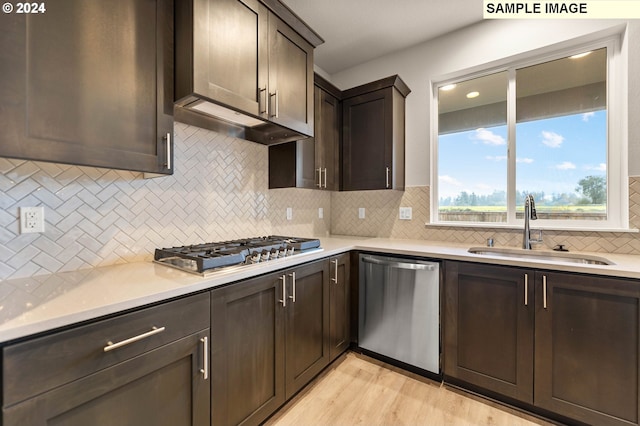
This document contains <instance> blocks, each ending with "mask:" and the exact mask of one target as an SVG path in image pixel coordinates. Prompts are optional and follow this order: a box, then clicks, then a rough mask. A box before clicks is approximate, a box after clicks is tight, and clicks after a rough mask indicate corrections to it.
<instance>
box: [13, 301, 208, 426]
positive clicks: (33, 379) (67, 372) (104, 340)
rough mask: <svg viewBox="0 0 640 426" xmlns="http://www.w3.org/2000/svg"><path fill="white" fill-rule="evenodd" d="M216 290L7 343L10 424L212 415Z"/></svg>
mask: <svg viewBox="0 0 640 426" xmlns="http://www.w3.org/2000/svg"><path fill="white" fill-rule="evenodd" d="M209 312H210V309H209V295H208V294H206V293H200V294H196V295H193V296H189V297H185V298H182V299H178V300H175V301H171V302H167V303H163V304H160V305H156V306H153V307H149V308H144V309H141V310H139V311H135V312H131V313H126V314H122V315H118V316H115V317H113V318H109V319H104V320H100V321H97V322H93V323H90V324H86V325H81V326H78V327H74V328H70V329H67V330H62V331H57V332H54V333H51V334H47V335H45V336H41V337H37V338H34V339H30V340H25V341H23V342H19V343H15V344H12V345H8V346H5V347H4V348H2V358H3V360H2V393H3V395H2V403H3V407H2V422H1V424H2V425H4V426H14V425H15V426H24V425H29V426H45V425H49V426H53V425H64V426H76V425H77V426H85V425H97V426H103V425H105V426H106V425H167V426H175V425H184V426H189V425H192V426H199V425H203V424H208V423H209V421H210V410H209V408H210V402H209V401H210V394H209V392H210V382H209V377H208V376H209V365H208V362H207V360H208V358H209V356H208V350H209V344H208V340H209V325H210V318H209Z"/></svg>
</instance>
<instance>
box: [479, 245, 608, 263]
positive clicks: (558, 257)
mask: <svg viewBox="0 0 640 426" xmlns="http://www.w3.org/2000/svg"><path fill="white" fill-rule="evenodd" d="M468 251H469V253H471V254H479V255H487V256H497V257H508V258H512V259H532V260H550V261H556V262H571V263H581V264H586V265H615V263H613V262H612V261H610V260H609V259H606V258H604V257H600V256H593V255H589V254H581V253H568V252H564V251H548V250H546V251H543V250H523V249H518V248H500V247H471V248H470V249H469V250H468Z"/></svg>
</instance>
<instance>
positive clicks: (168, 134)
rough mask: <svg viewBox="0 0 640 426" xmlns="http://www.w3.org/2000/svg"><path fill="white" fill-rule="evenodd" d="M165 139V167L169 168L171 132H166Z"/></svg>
mask: <svg viewBox="0 0 640 426" xmlns="http://www.w3.org/2000/svg"><path fill="white" fill-rule="evenodd" d="M165 140H166V141H167V162H166V166H167V169H169V170H171V133H167V137H166V138H165Z"/></svg>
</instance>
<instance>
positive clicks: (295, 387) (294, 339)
mask: <svg viewBox="0 0 640 426" xmlns="http://www.w3.org/2000/svg"><path fill="white" fill-rule="evenodd" d="M294 274H295V275H294ZM286 280H287V306H286V309H285V310H286V312H287V314H286V315H287V319H286V326H285V327H286V359H287V362H286V368H285V370H286V395H287V399H289V398H291V397H292V396H293V395H294V394H295V393H296V392H298V391H299V390H300V389H302V388H303V387H304V386H305V385H306V384H307V383H309V381H311V379H313V378H314V377H315V376H316V375H317V374H318V373H319V372H320V371H322V369H323V368H324V367H325V366H327V365H328V364H329V261H328V260H322V261H319V262H314V263H310V264H307V265H304V266H301V267H299V268H296V269H293V270H290V271H287V273H286Z"/></svg>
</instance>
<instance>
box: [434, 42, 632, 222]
mask: <svg viewBox="0 0 640 426" xmlns="http://www.w3.org/2000/svg"><path fill="white" fill-rule="evenodd" d="M615 46H616V44H615V42H614V41H608V42H603V43H600V44H599V45H597V46H589V48H583V49H580V50H578V51H572V52H567V53H564V54H561V55H556V56H554V57H549V58H545V59H544V60H537V61H528V62H527V63H518V64H511V65H509V66H506V67H503V68H501V69H497V70H493V71H491V72H487V73H484V74H481V75H474V76H470V77H469V76H467V77H465V78H461V79H457V80H451V81H444V82H441V83H438V84H436V85H435V86H434V89H435V90H434V93H435V94H436V101H437V111H438V112H437V132H435V134H437V137H436V144H435V149H434V154H435V155H433V157H432V158H434V162H433V164H432V171H433V172H434V173H433V177H432V199H433V200H434V203H433V206H432V218H433V219H432V221H433V222H434V223H446V224H452V223H457V224H478V225H482V224H484V225H485V226H486V225H488V224H491V225H492V226H493V225H500V224H502V225H507V226H508V225H513V226H516V225H519V224H521V222H522V220H523V209H524V199H525V197H526V196H527V195H528V194H531V195H533V197H534V199H535V202H536V209H537V216H538V219H540V220H539V221H538V223H536V226H541V225H542V226H543V227H545V226H546V227H560V228H578V229H583V228H587V227H588V228H600V229H602V228H611V229H620V228H622V227H623V223H624V225H625V226H626V223H625V218H626V213H625V208H626V206H627V203H628V200H627V199H625V197H624V195H626V190H625V188H624V184H625V183H626V164H623V161H622V160H623V159H624V158H626V156H625V155H624V154H623V150H624V149H625V144H624V143H620V142H619V140H620V139H621V138H619V137H616V138H614V137H613V135H617V133H616V130H615V129H614V127H615V126H612V124H611V123H613V120H612V111H617V110H616V108H615V106H613V104H612V101H611V99H610V94H611V93H612V90H611V89H610V88H611V87H612V81H611V76H610V74H612V71H611V70H612V69H614V67H613V64H614V58H615V55H614V53H615V50H616V47H615ZM612 141H616V143H614V142H612Z"/></svg>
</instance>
